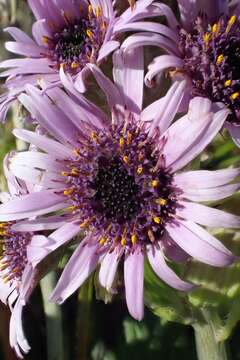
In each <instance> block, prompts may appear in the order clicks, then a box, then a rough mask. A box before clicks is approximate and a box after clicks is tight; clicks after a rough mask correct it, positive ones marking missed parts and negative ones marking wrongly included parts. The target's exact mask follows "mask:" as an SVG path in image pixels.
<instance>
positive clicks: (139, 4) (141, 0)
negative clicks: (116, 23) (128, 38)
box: [120, 0, 154, 23]
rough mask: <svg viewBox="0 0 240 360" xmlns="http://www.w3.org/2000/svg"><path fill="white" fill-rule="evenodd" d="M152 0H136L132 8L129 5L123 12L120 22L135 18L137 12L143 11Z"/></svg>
mask: <svg viewBox="0 0 240 360" xmlns="http://www.w3.org/2000/svg"><path fill="white" fill-rule="evenodd" d="M153 1H154V0H138V1H136V3H135V6H134V8H133V9H131V8H130V7H129V8H128V9H127V10H125V11H124V12H123V14H122V15H121V18H120V22H123V23H127V22H129V21H131V20H132V18H135V17H136V16H137V15H138V14H142V13H144V10H145V9H146V8H147V7H148V6H149V5H151V4H152V3H153Z"/></svg>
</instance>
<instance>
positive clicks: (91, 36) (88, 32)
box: [86, 29, 93, 40]
mask: <svg viewBox="0 0 240 360" xmlns="http://www.w3.org/2000/svg"><path fill="white" fill-rule="evenodd" d="M86 32H87V36H88V37H89V38H90V39H91V40H92V38H93V32H92V31H91V30H89V29H87V31H86Z"/></svg>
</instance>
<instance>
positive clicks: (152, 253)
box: [147, 246, 195, 291]
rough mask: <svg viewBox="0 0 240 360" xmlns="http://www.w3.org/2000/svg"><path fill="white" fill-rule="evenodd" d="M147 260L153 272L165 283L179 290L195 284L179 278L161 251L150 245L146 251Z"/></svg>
mask: <svg viewBox="0 0 240 360" xmlns="http://www.w3.org/2000/svg"><path fill="white" fill-rule="evenodd" d="M147 256H148V260H149V262H150V264H151V267H152V268H153V270H154V272H155V273H156V274H157V275H158V276H159V277H160V279H162V280H163V281H164V282H165V283H166V284H168V285H170V286H172V287H173V288H174V289H177V290H180V291H189V290H192V289H193V288H194V287H195V286H194V285H193V284H190V283H188V282H185V281H183V280H182V279H180V278H179V277H178V276H177V275H176V274H175V272H174V271H173V270H172V269H171V268H170V267H169V266H168V265H167V263H166V261H165V259H164V256H163V254H162V251H161V250H160V249H156V248H154V247H153V246H150V247H149V248H148V251H147Z"/></svg>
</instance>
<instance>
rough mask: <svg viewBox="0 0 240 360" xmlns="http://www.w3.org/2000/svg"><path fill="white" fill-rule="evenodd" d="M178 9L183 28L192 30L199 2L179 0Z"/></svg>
mask: <svg viewBox="0 0 240 360" xmlns="http://www.w3.org/2000/svg"><path fill="white" fill-rule="evenodd" d="M178 7H179V11H180V17H181V23H182V25H183V27H184V28H186V29H187V30H190V29H191V26H192V22H193V21H194V19H196V16H197V0H178Z"/></svg>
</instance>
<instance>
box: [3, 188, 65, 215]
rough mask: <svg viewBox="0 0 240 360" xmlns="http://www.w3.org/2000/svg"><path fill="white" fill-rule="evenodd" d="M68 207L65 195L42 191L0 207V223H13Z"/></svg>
mask: <svg viewBox="0 0 240 360" xmlns="http://www.w3.org/2000/svg"><path fill="white" fill-rule="evenodd" d="M66 206H67V202H66V197H65V196H64V195H59V194H55V193H54V192H53V191H50V190H49V191H47V190H46V191H41V192H36V193H32V194H28V195H24V196H22V197H21V198H17V199H14V200H11V201H9V202H8V203H6V204H2V205H0V221H12V220H18V219H24V218H28V217H32V216H37V215H43V214H47V213H49V212H52V211H57V210H59V209H62V208H64V207H66Z"/></svg>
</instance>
